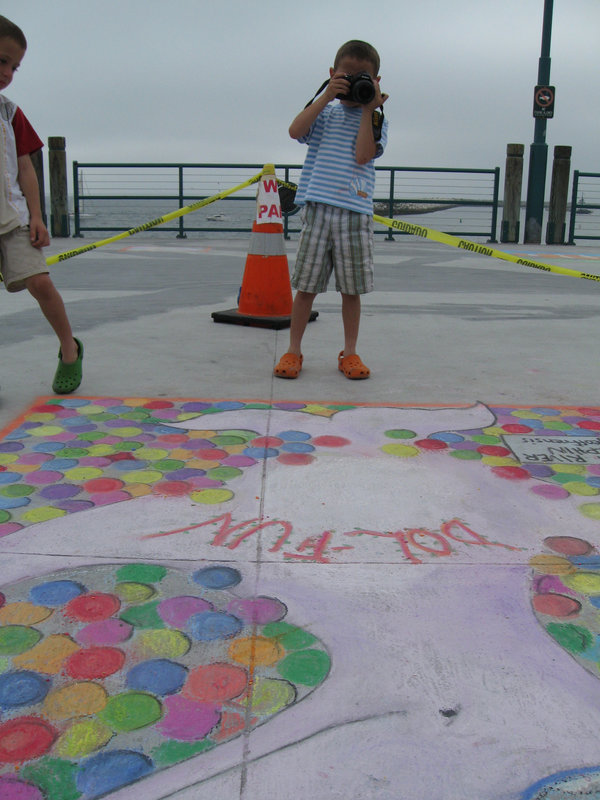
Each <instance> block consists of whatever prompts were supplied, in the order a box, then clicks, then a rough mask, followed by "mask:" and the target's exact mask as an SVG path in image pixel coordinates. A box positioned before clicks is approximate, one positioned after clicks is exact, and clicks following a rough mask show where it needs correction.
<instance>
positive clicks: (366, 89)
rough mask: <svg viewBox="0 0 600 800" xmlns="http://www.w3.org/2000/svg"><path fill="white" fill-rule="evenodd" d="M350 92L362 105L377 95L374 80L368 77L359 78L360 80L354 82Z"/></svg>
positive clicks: (356, 101) (355, 100)
mask: <svg viewBox="0 0 600 800" xmlns="http://www.w3.org/2000/svg"><path fill="white" fill-rule="evenodd" d="M350 92H351V95H352V99H353V100H354V102H355V103H361V104H362V105H366V104H367V103H370V102H371V100H372V99H373V98H374V97H375V87H374V86H373V82H372V81H371V80H370V79H369V80H367V79H366V78H359V80H357V81H355V82H354V83H353V84H352V87H351V90H350Z"/></svg>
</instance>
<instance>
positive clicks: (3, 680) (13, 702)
mask: <svg viewBox="0 0 600 800" xmlns="http://www.w3.org/2000/svg"><path fill="white" fill-rule="evenodd" d="M49 688H50V680H49V679H46V678H42V676H41V675H38V673H37V672H29V671H28V670H19V671H17V672H7V673H6V674H4V675H0V708H19V707H20V706H29V705H32V704H33V703H40V702H41V701H42V700H43V699H44V698H45V697H46V695H47V694H48V689H49Z"/></svg>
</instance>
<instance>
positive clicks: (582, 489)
mask: <svg viewBox="0 0 600 800" xmlns="http://www.w3.org/2000/svg"><path fill="white" fill-rule="evenodd" d="M562 486H563V489H566V490H567V492H570V493H571V494H579V495H584V496H586V497H594V495H597V494H600V489H598V488H597V487H596V486H590V485H589V484H588V483H585V482H584V481H567V483H563V485H562Z"/></svg>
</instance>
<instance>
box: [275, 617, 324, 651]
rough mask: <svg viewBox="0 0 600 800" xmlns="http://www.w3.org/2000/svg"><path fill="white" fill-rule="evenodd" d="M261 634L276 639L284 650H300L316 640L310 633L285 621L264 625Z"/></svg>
mask: <svg viewBox="0 0 600 800" xmlns="http://www.w3.org/2000/svg"><path fill="white" fill-rule="evenodd" d="M262 635H263V636H268V637H269V638H274V639H277V641H278V642H279V644H280V645H281V646H282V647H283V648H284V649H285V650H301V649H303V648H305V647H309V646H310V645H311V644H314V643H315V642H316V641H317V637H316V636H313V635H312V633H309V632H308V631H305V630H302V628H297V627H296V626H295V625H290V624H289V623H287V622H271V623H269V624H268V625H265V627H264V628H263V630H262Z"/></svg>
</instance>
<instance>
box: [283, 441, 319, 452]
mask: <svg viewBox="0 0 600 800" xmlns="http://www.w3.org/2000/svg"><path fill="white" fill-rule="evenodd" d="M281 449H282V450H283V451H284V452H286V453H312V451H313V450H314V449H315V448H314V446H313V445H312V444H306V442H286V443H285V444H282V445H281Z"/></svg>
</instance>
